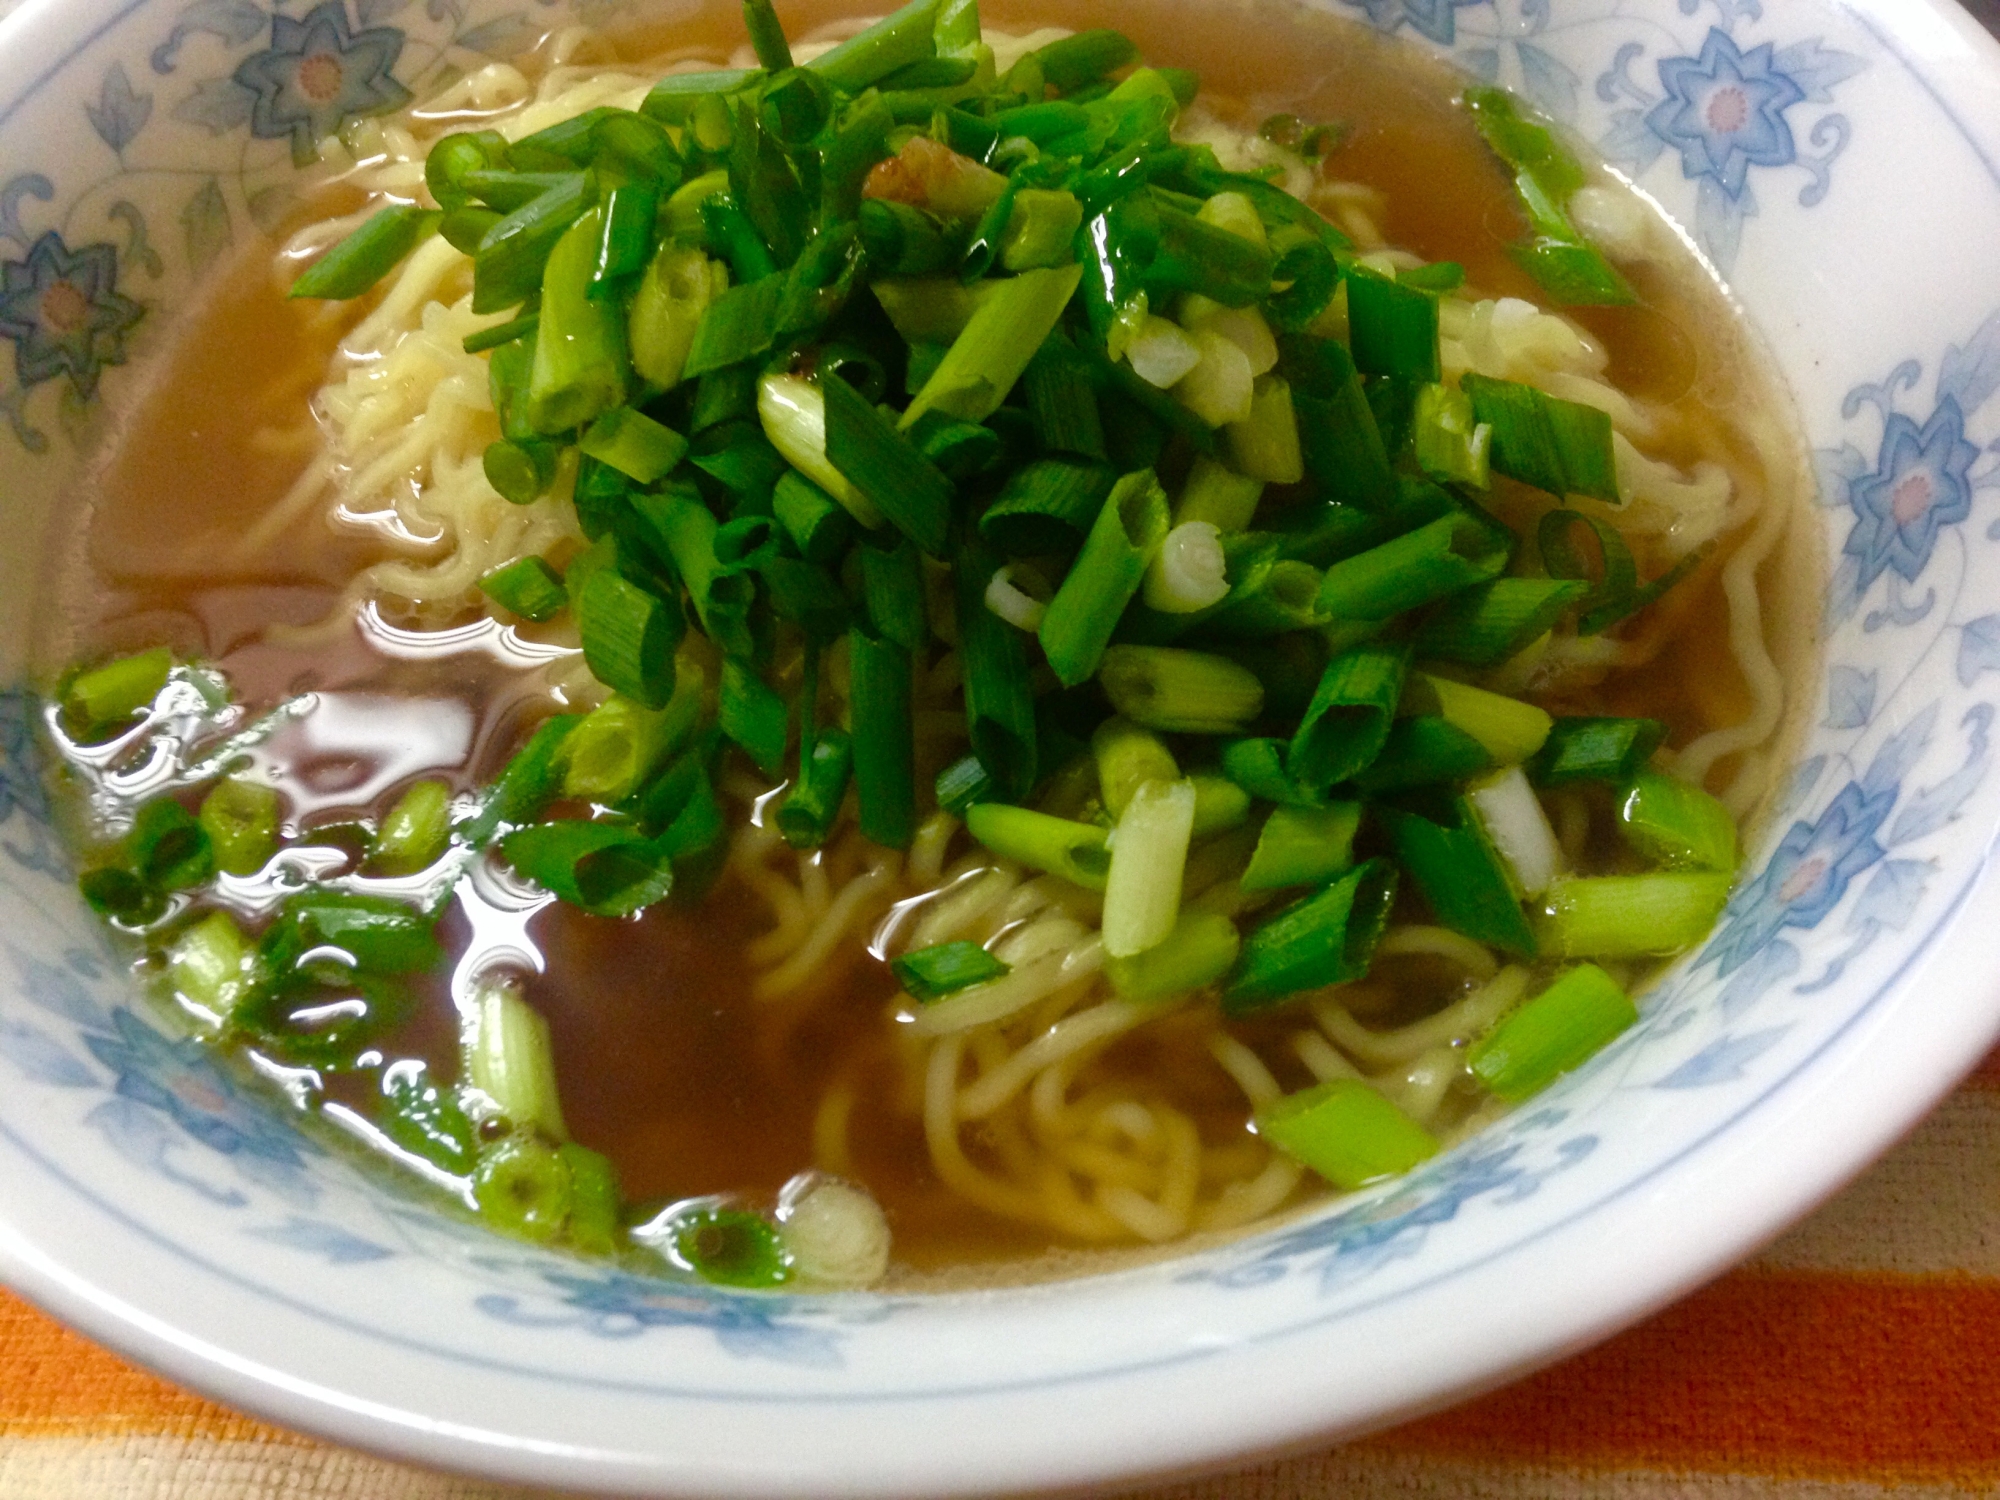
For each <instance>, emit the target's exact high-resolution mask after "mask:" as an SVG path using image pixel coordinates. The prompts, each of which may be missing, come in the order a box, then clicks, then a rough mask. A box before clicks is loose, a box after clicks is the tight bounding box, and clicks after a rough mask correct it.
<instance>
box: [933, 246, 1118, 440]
mask: <svg viewBox="0 0 2000 1500" xmlns="http://www.w3.org/2000/svg"><path fill="white" fill-rule="evenodd" d="M1082 274H1083V269H1082V267H1080V266H1075V265H1069V266H1054V267H1050V268H1048V269H1046V270H1040V271H1023V272H1022V273H1021V274H1020V275H1018V276H1014V277H1011V278H1009V279H1007V280H1005V281H1001V282H998V283H997V284H996V287H995V290H993V291H992V292H990V293H988V294H987V295H986V297H985V299H984V300H983V301H981V302H980V304H979V307H978V309H977V310H976V311H975V312H974V313H973V314H972V317H971V319H970V321H968V322H967V323H966V325H965V329H964V331H963V332H962V333H960V334H959V335H958V337H957V338H956V339H954V340H953V341H952V345H951V348H950V349H948V350H946V351H945V356H944V358H943V359H942V360H941V361H940V362H939V363H938V367H937V369H935V370H934V371H932V372H931V377H930V379H929V380H927V381H925V382H924V386H923V389H922V390H920V391H918V392H917V394H916V396H915V397H914V398H913V399H912V400H911V402H910V405H909V407H908V409H907V410H905V411H904V413H903V415H902V419H901V422H900V425H901V426H903V427H905V428H908V427H910V426H912V425H913V424H914V423H915V422H916V421H917V420H918V419H919V418H920V417H922V416H923V414H924V413H925V412H927V411H930V410H933V409H936V410H938V411H942V412H944V413H945V414H946V415H948V416H954V417H957V418H958V419H959V420H961V421H965V422H983V421H985V420H986V419H987V418H988V417H989V416H991V415H992V414H993V412H994V411H995V410H996V409H997V408H998V407H999V405H1000V403H1001V402H1002V401H1005V400H1006V399H1007V393H1008V392H1009V391H1011V390H1013V389H1014V382H1015V381H1017V380H1019V379H1020V378H1021V373H1022V371H1024V370H1026V369H1027V367H1028V362H1029V361H1030V360H1031V359H1033V358H1034V356H1035V351H1036V350H1038V349H1040V348H1041V346H1042V342H1043V340H1045V339H1046V338H1047V337H1048V336H1049V332H1050V330H1051V329H1053V328H1054V327H1055V325H1056V321H1057V319H1059V318H1060V317H1061V316H1062V311H1063V309H1064V308H1065V307H1066V306H1068V305H1069V300H1070V296H1071V294H1072V293H1074V292H1075V291H1076V287H1077V282H1078V279H1079V278H1080V277H1081V276H1082Z"/></svg>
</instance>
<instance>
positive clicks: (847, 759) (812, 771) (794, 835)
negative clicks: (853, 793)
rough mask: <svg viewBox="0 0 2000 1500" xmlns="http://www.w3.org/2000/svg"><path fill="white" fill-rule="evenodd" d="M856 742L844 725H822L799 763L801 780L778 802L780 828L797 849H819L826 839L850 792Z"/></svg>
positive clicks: (786, 840)
mask: <svg viewBox="0 0 2000 1500" xmlns="http://www.w3.org/2000/svg"><path fill="white" fill-rule="evenodd" d="M853 767H854V745H853V742H852V741H851V740H849V739H848V737H847V732H846V731H845V730H842V729H832V728H827V729H821V730H819V731H818V733H816V734H815V735H814V736H813V742H812V751H811V753H810V754H809V755H807V756H806V758H805V763H804V764H803V765H801V766H800V767H799V776H798V780H797V781H796V782H794V783H793V784H792V789H791V790H790V791H789V792H787V793H786V794H785V800H784V801H783V802H781V803H779V804H778V832H779V833H780V834H782V835H783V836H784V840H785V842H786V843H788V844H790V845H791V846H792V847H793V848H794V849H817V848H818V847H819V846H820V845H821V844H824V843H825V842H826V836H827V834H828V832H830V831H831V830H832V828H833V820H834V819H835V818H836V817H837V816H839V813H840V802H841V799H842V798H843V797H845V796H846V795H847V782H848V777H849V775H850V773H851V772H852V770H853Z"/></svg>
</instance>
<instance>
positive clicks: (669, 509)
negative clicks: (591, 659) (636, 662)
mask: <svg viewBox="0 0 2000 1500" xmlns="http://www.w3.org/2000/svg"><path fill="white" fill-rule="evenodd" d="M634 505H635V507H636V508H637V509H638V511H639V514H640V515H641V517H643V518H644V520H645V522H646V524H647V525H648V527H649V528H650V529H651V531H652V533H653V534H654V535H655V536H657V537H658V538H659V540H660V544H661V545H662V546H663V547H664V548H665V549H666V552H667V555H668V556H669V557H671V558H672V559H673V564H674V571H675V572H677V573H678V574H679V575H680V580H681V583H682V585H683V586H684V587H685V588H686V589H687V591H688V597H689V598H690V599H692V600H693V601H694V609H695V617H696V619H698V620H699V621H700V622H701V628H702V632H703V633H704V634H705V635H707V636H708V638H709V639H710V640H712V641H714V642H715V644H716V645H717V646H718V647H719V648H721V650H722V651H723V652H724V653H725V654H728V655H735V656H749V655H753V654H754V653H755V651H756V640H755V637H754V634H753V632H752V629H751V624H750V606H751V605H752V603H753V602H754V601H755V598H756V583H755V580H754V579H753V578H752V577H751V575H750V574H748V573H745V572H742V571H740V570H739V569H737V568H734V567H730V566H726V565H725V564H724V563H723V562H722V560H721V559H720V558H719V557H717V556H716V550H715V546H716V535H717V532H718V531H719V530H720V528H719V527H718V526H717V524H716V520H715V513H714V512H713V511H711V510H710V509H709V508H708V507H707V506H706V505H704V504H702V502H701V500H700V498H699V494H698V492H697V491H695V490H694V489H693V487H692V486H687V487H678V486H673V485H670V486H668V488H667V492H666V493H664V494H659V495H650V494H649V495H644V496H638V497H635V499H634ZM591 586H592V587H594V586H595V580H592V584H591ZM588 602H589V596H588V594H586V596H585V619H586V624H587V621H588ZM588 649H589V642H588V638H587V637H586V640H585V650H586V651H588ZM592 670H595V665H594V664H593V667H592ZM598 675H599V676H600V677H602V676H603V674H602V673H599V674H598ZM605 680H606V681H607V682H608V681H609V680H610V679H608V678H606V679H605ZM619 691H621V692H623V691H625V689H624V688H623V687H622V686H620V687H619ZM633 696H635V697H636V696H639V695H637V694H634V695H633ZM642 701H644V700H643V699H642Z"/></svg>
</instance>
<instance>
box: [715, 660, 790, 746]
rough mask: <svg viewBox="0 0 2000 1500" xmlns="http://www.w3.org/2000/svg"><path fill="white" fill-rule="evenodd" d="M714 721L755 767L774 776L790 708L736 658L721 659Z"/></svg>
mask: <svg viewBox="0 0 2000 1500" xmlns="http://www.w3.org/2000/svg"><path fill="white" fill-rule="evenodd" d="M716 720H717V722H718V723H720V724H721V725H722V732H723V733H724V734H726V735H728V736H729V738H730V739H732V740H734V741H735V742H736V743H737V744H739V745H741V746H742V747H743V749H744V751H745V752H746V753H747V754H748V755H749V757H750V759H751V760H752V761H754V762H755V763H756V766H757V769H758V770H760V771H762V772H763V773H764V774H765V775H766V776H776V775H777V774H778V772H779V770H780V769H781V768H782V767H783V766H784V763H785V739H786V735H787V732H788V730H789V728H790V725H791V710H790V709H789V708H788V707H787V706H786V704H785V700H784V699H783V698H781V697H779V696H778V694H777V692H776V691H775V690H774V689H773V688H772V687H771V686H770V684H768V683H767V682H765V681H764V679H763V678H762V677H760V676H759V675H758V674H757V671H756V669H755V668H754V667H752V666H751V665H750V664H749V663H748V662H745V661H743V660H742V659H741V658H739V657H734V656H730V657H725V658H724V659H723V662H722V686H721V691H720V693H719V694H718V697H717V703H716Z"/></svg>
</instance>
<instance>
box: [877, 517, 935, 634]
mask: <svg viewBox="0 0 2000 1500" xmlns="http://www.w3.org/2000/svg"><path fill="white" fill-rule="evenodd" d="M892 540H893V541H894V543H895V545H893V546H887V547H883V546H877V545H876V544H875V543H874V542H873V541H868V540H864V541H863V542H862V544H861V579H862V590H863V593H864V594H865V595H866V597H867V609H868V623H869V624H870V625H871V626H873V627H874V630H875V633H876V634H877V635H879V636H883V637H886V638H887V639H889V640H892V641H894V642H895V643H896V644H897V645H899V646H901V647H903V649H904V650H906V651H913V652H914V651H921V650H923V649H924V647H925V646H926V645H928V644H929V642H930V638H931V629H930V621H929V620H928V618H927V617H926V614H925V608H924V560H923V558H922V556H921V555H920V554H919V553H918V551H917V548H916V544H915V543H914V542H912V541H911V540H910V539H909V538H908V537H902V536H899V537H894V538H893V539H892Z"/></svg>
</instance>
